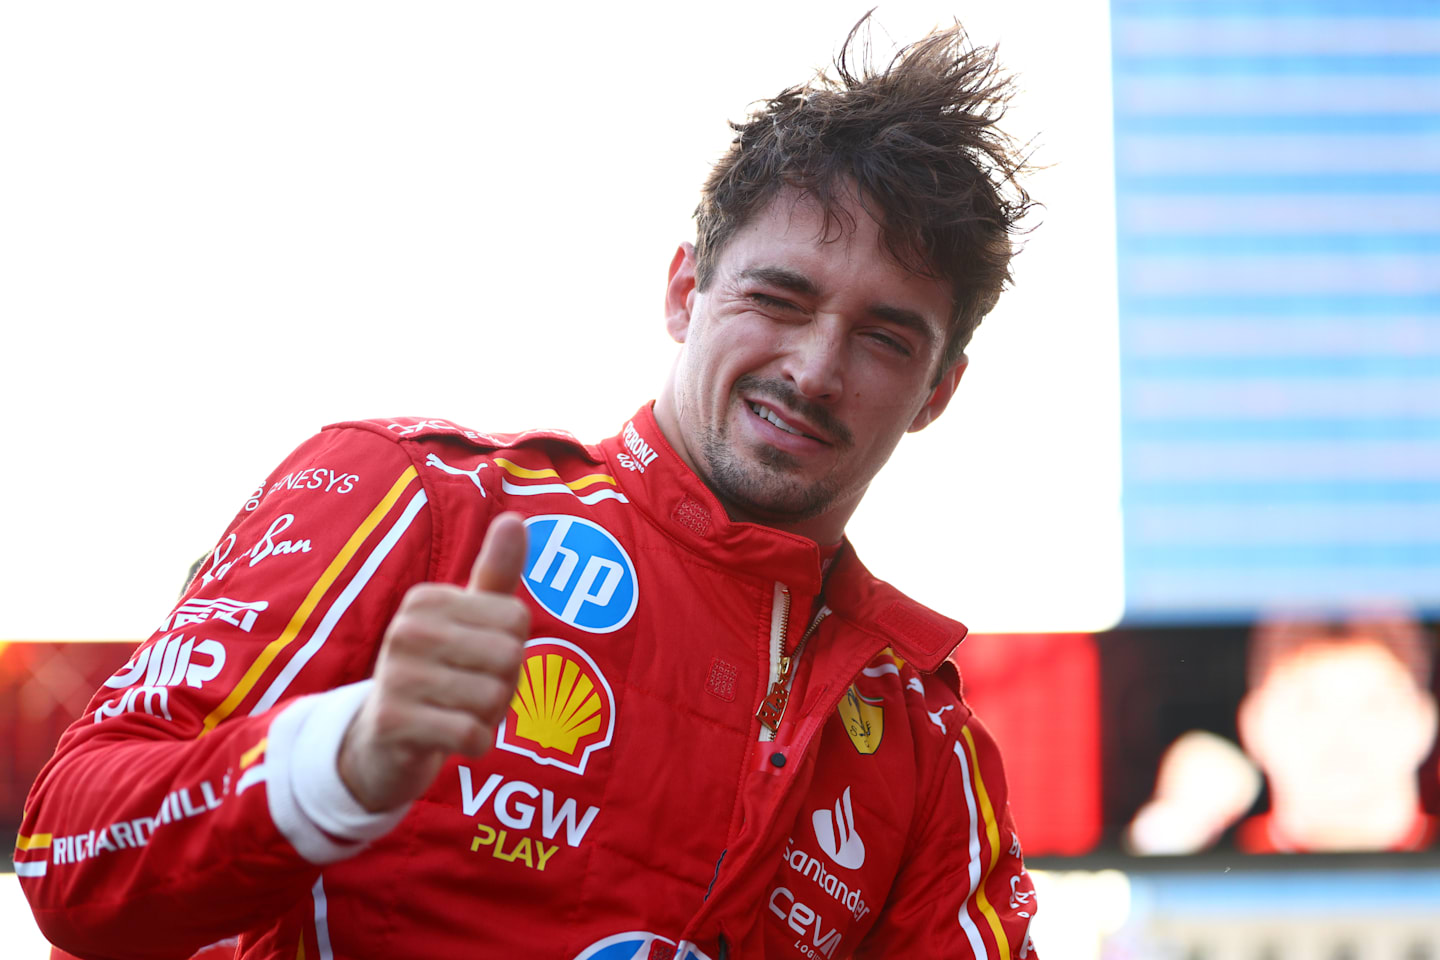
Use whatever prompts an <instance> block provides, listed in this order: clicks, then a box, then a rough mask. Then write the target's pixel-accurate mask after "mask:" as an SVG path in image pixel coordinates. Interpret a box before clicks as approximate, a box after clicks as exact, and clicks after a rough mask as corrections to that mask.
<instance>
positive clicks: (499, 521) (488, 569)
mask: <svg viewBox="0 0 1440 960" xmlns="http://www.w3.org/2000/svg"><path fill="white" fill-rule="evenodd" d="M524 569H525V521H524V520H522V519H521V518H520V514H518V513H502V514H500V516H498V517H496V518H495V519H494V520H491V521H490V529H489V530H486V531H485V542H484V543H482V544H481V545H480V553H479V555H478V556H476V557H475V566H473V567H471V568H470V584H469V589H470V590H471V591H485V592H488V593H514V592H515V591H516V590H517V589H518V588H519V586H520V574H521V573H522V572H523V571H524Z"/></svg>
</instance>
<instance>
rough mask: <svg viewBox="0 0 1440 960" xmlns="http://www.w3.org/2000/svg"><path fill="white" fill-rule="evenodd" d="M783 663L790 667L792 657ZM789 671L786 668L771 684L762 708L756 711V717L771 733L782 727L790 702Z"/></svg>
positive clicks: (761, 704)
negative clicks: (787, 685) (781, 723)
mask: <svg viewBox="0 0 1440 960" xmlns="http://www.w3.org/2000/svg"><path fill="white" fill-rule="evenodd" d="M781 664H782V666H784V667H787V668H788V667H789V665H790V658H789V657H786V658H785V659H784V660H782V661H781ZM788 673H789V670H788V669H786V670H784V671H783V672H782V673H781V674H780V679H778V680H776V681H775V682H774V683H772V684H770V692H769V693H768V694H766V695H765V699H764V700H762V701H760V709H759V710H757V711H755V718H756V719H757V720H759V721H760V723H761V724H763V725H764V726H765V728H766V729H767V730H769V731H770V732H771V733H775V732H776V731H778V730H779V729H780V720H781V718H782V717H784V716H785V707H786V705H787V704H789V703H790V691H789V690H786V689H785V676H786V674H788Z"/></svg>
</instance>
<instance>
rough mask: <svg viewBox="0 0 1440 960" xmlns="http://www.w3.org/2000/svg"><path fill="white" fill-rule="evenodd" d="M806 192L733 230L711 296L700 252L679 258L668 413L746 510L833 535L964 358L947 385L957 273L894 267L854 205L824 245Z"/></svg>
mask: <svg viewBox="0 0 1440 960" xmlns="http://www.w3.org/2000/svg"><path fill="white" fill-rule="evenodd" d="M797 197H798V195H797V194H796V193H795V192H794V191H787V192H782V193H781V194H780V195H779V196H778V197H777V199H776V200H775V201H774V202H772V203H771V204H770V206H769V207H768V208H767V209H766V210H765V211H764V212H762V213H761V214H759V215H758V216H756V217H755V218H754V219H753V220H752V221H751V222H750V223H748V224H747V225H746V226H745V227H743V228H742V229H741V230H739V231H738V232H737V233H736V234H735V236H734V237H732V238H731V240H730V242H729V243H728V244H727V245H726V247H725V248H724V250H723V251H722V252H721V254H720V256H719V258H718V260H717V262H716V265H715V267H716V269H715V273H714V276H713V279H712V282H711V284H710V288H709V289H708V290H707V291H705V292H704V293H699V292H698V291H696V290H695V289H694V260H693V252H692V251H691V250H690V249H689V248H688V246H687V247H686V248H682V251H681V253H680V254H678V255H677V257H676V261H675V263H674V265H672V268H671V281H670V290H669V294H668V297H667V309H668V325H669V328H670V332H671V334H672V336H674V337H675V339H676V340H679V341H681V342H682V343H684V345H685V349H684V351H683V352H682V354H681V356H680V358H679V360H678V361H677V365H676V368H675V371H674V373H673V376H672V381H671V384H670V388H669V389H668V390H667V396H665V397H664V398H662V401H661V403H660V404H659V405H657V415H658V416H659V417H660V419H661V424H662V427H666V428H667V434H668V433H678V437H675V436H672V437H671V439H672V442H674V445H675V446H676V448H677V450H679V451H680V452H681V455H682V456H683V457H684V458H685V460H686V461H687V463H689V465H690V466H691V467H692V468H693V469H695V470H696V472H697V473H698V474H699V475H700V476H701V477H702V478H703V479H704V480H705V481H706V483H707V484H708V485H709V486H710V487H711V489H712V490H714V491H715V493H716V495H717V496H719V498H720V499H721V501H722V502H723V503H724V504H725V506H726V508H727V510H729V511H730V513H731V515H732V516H733V517H734V518H736V519H742V520H755V521H759V522H762V523H767V524H771V525H774V526H780V527H784V528H787V529H793V530H795V531H796V532H799V533H802V534H804V535H806V536H811V537H813V538H814V539H816V540H819V541H820V542H826V543H828V542H833V541H835V540H838V539H839V537H840V535H841V533H842V532H843V530H844V525H845V521H846V520H847V519H848V518H849V516H850V514H851V512H853V510H854V508H855V506H856V505H857V504H858V503H859V501H860V498H861V496H863V494H864V492H865V488H866V486H867V485H868V484H869V483H870V479H871V478H872V477H874V476H875V474H876V473H877V472H878V471H879V469H880V468H881V467H882V466H883V465H884V464H885V461H886V460H888V459H889V457H890V453H891V451H893V450H894V448H895V445H896V443H898V442H899V440H900V437H901V436H902V435H903V434H904V433H905V432H906V431H907V430H912V429H913V430H918V429H920V428H921V427H923V426H925V425H926V424H927V423H929V422H930V421H931V420H933V419H934V418H935V417H936V416H938V415H939V413H940V411H941V410H943V409H944V406H945V403H946V402H947V401H948V400H949V398H950V395H951V393H953V391H954V389H955V385H956V383H957V382H958V380H959V376H960V373H961V372H962V371H963V369H964V366H963V363H962V364H960V365H958V366H957V367H956V368H954V369H952V370H950V371H947V373H946V375H945V376H944V377H942V378H941V379H940V383H939V386H936V383H935V381H936V376H937V373H938V370H939V364H940V357H941V355H942V352H943V350H944V346H945V333H946V330H947V329H948V324H949V319H950V313H951V309H952V302H951V296H950V292H949V289H948V287H947V285H946V284H945V282H944V281H941V280H937V279H932V278H926V277H922V276H919V275H917V274H914V273H911V272H909V271H908V270H906V269H904V268H903V267H901V266H900V265H898V264H897V263H895V262H894V260H893V259H892V258H890V257H889V256H888V255H887V254H886V253H885V252H884V251H883V250H882V248H881V247H880V233H879V229H878V227H877V226H876V224H875V222H874V221H873V220H872V219H871V218H870V216H869V215H868V214H867V213H865V212H864V211H863V210H862V209H861V208H860V207H859V205H858V203H857V202H853V201H852V202H851V203H850V204H849V205H848V208H847V210H846V212H847V213H848V219H846V218H842V223H841V225H840V235H839V236H838V237H837V236H835V229H836V228H835V227H833V226H832V232H831V237H830V242H824V240H823V239H822V235H823V228H824V223H823V219H824V218H823V214H822V213H821V212H820V210H819V209H818V207H817V206H816V205H815V204H814V203H813V202H812V201H810V200H809V199H807V198H798V199H797Z"/></svg>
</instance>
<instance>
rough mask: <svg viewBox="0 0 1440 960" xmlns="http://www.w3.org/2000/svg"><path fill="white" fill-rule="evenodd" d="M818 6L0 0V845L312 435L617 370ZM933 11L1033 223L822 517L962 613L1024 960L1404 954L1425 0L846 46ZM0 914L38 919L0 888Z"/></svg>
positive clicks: (1428, 852) (1423, 379) (920, 9)
mask: <svg viewBox="0 0 1440 960" xmlns="http://www.w3.org/2000/svg"><path fill="white" fill-rule="evenodd" d="M868 5H869V4H868V0H867V2H861V3H852V2H849V0H833V2H829V3H825V4H819V3H785V2H775V0H770V2H763V3H762V2H751V0H736V2H732V3H728V4H726V5H725V6H724V8H723V9H722V8H714V7H694V8H691V7H667V8H665V9H664V10H663V12H657V11H656V10H654V9H651V8H649V7H641V6H638V5H637V6H633V7H631V6H627V5H623V4H620V5H608V6H602V5H593V4H585V5H582V4H533V5H528V6H526V7H525V9H523V10H522V9H519V8H518V7H517V8H514V9H504V8H502V9H481V8H480V7H479V6H478V5H472V4H462V3H455V2H452V3H433V4H426V5H423V6H416V5H407V6H404V7H398V6H396V7H392V6H382V5H378V4H344V5H339V4H325V3H314V4H305V5H296V4H279V3H264V2H261V3H253V4H247V5H244V6H242V7H223V6H220V5H209V4H182V3H159V2H137V3H131V4H126V5H123V6H116V5H110V4H100V3H94V2H91V3H85V2H76V3H67V4H45V5H40V4H29V5H22V4H7V5H3V6H0V129H3V130H4V131H5V132H6V148H5V149H4V150H3V151H0V317H3V318H4V321H5V329H6V337H5V350H4V352H3V354H0V356H3V364H4V376H3V377H0V403H3V406H4V409H6V410H9V411H10V414H9V416H10V421H9V422H10V423H11V425H12V427H14V428H16V430H17V436H16V438H15V440H14V441H13V442H12V443H11V444H9V445H8V447H7V452H6V454H5V458H6V459H5V465H6V467H7V469H5V470H3V471H0V495H3V501H0V502H3V503H5V504H6V506H5V507H4V508H3V510H0V543H3V544H4V546H3V548H0V591H3V593H0V835H6V836H8V835H10V834H13V833H14V832H15V830H16V827H17V825H18V822H19V817H20V809H21V807H22V805H23V802H24V796H25V792H26V790H27V789H28V787H29V784H30V782H31V781H32V780H33V778H34V776H35V774H36V772H37V771H38V769H39V767H40V766H41V765H42V764H43V763H44V761H45V759H46V758H47V757H48V756H49V753H50V751H51V749H52V748H53V745H54V743H55V741H56V739H57V738H58V737H59V734H60V732H61V731H62V730H63V729H64V727H65V726H66V725H67V724H68V723H70V722H71V721H73V720H74V719H75V718H76V717H77V716H78V715H79V714H80V712H81V711H82V710H83V709H84V706H85V704H86V702H87V700H88V698H89V696H90V694H91V692H92V691H93V690H94V689H95V688H96V687H98V686H99V685H100V683H101V682H102V681H103V680H104V679H105V678H106V677H108V676H109V675H110V674H111V673H113V672H114V671H115V669H117V668H118V667H119V666H120V665H121V664H123V663H124V662H125V660H126V659H127V658H128V656H129V651H130V648H131V647H133V645H134V644H135V643H137V642H138V641H140V640H142V639H144V638H145V637H147V636H149V635H150V633H151V632H152V630H153V628H154V627H155V626H156V624H158V623H159V622H160V620H161V619H162V618H163V617H164V616H165V614H166V612H167V611H168V610H169V609H170V607H171V605H172V604H173V600H174V598H175V596H176V594H177V593H178V592H179V590H180V587H181V585H182V583H183V581H184V579H185V574H186V570H187V568H188V567H189V565H190V563H191V562H192V561H194V560H195V559H197V558H198V557H200V556H202V555H204V554H205V553H206V552H207V551H208V550H209V549H210V548H211V547H212V546H213V540H214V538H215V537H216V536H217V535H218V534H219V532H220V531H221V530H222V529H223V528H224V526H225V524H226V522H227V521H228V520H229V518H230V517H231V516H232V515H233V513H234V511H235V510H236V508H237V507H238V506H239V504H241V503H243V502H244V500H245V498H246V497H247V496H248V495H249V493H250V491H251V490H253V489H254V487H255V484H256V483H258V482H259V480H260V479H261V478H263V477H264V476H265V474H266V473H267V472H268V471H269V470H270V469H271V467H273V465H274V464H275V463H277V462H278V461H279V460H280V459H281V458H282V457H283V456H284V455H285V453H286V452H287V451H288V450H289V449H290V448H292V447H293V446H294V445H295V444H297V443H298V442H300V441H301V440H302V439H304V437H306V436H307V435H309V434H310V433H312V432H314V431H315V430H316V429H317V428H319V427H320V426H322V425H323V424H325V423H329V422H333V421H336V420H342V419H353V418H358V417H369V416H385V415H412V414H413V415H423V416H443V417H447V418H449V419H452V420H455V421H457V422H461V423H466V424H468V425H471V426H476V427H481V428H485V429H496V430H503V429H518V428H521V427H525V426H531V425H559V426H564V427H567V428H569V429H571V430H572V431H574V432H576V433H577V434H579V435H580V436H582V437H585V438H591V439H593V438H598V437H601V436H606V435H609V434H611V433H613V432H615V430H616V428H617V427H618V425H619V424H621V423H623V422H624V419H625V418H626V417H627V416H628V415H629V414H630V413H631V412H632V411H633V410H634V409H635V408H636V407H637V406H639V405H640V404H641V403H642V402H644V401H646V400H648V399H649V398H651V397H652V396H653V395H654V392H655V391H656V390H657V389H658V387H659V385H660V383H661V380H662V378H663V374H664V371H665V369H666V366H667V365H668V363H669V361H670V358H671V356H672V355H673V346H672V345H671V344H670V343H669V341H668V340H667V338H666V337H665V334H664V332H663V329H662V326H661V314H660V305H661V297H662V293H663V285H664V278H665V268H666V265H667V264H668V262H669V259H670V256H671V254H672V253H673V252H674V249H675V245H676V244H677V243H678V242H680V241H681V240H684V239H689V238H692V237H693V225H692V223H691V221H690V220H689V213H690V211H691V210H692V209H693V207H694V204H695V200H696V197H697V192H698V187H699V184H700V182H701V181H702V180H703V178H704V176H705V173H706V170H707V168H708V166H709V164H710V163H711V162H713V160H714V159H715V158H716V157H717V156H718V155H719V154H720V153H721V152H722V151H723V150H724V148H725V146H726V144H727V143H728V141H729V136H730V133H729V130H728V128H727V127H726V126H725V123H724V121H725V120H726V119H727V118H732V119H734V118H739V117H741V116H743V115H744V113H745V111H746V109H747V105H748V104H749V103H750V102H751V101H754V100H756V99H759V98H761V97H764V96H768V95H771V94H773V93H775V92H778V91H779V90H780V89H781V88H782V87H784V86H787V85H789V84H791V83H795V82H799V81H802V80H804V79H805V78H806V77H807V76H808V75H809V73H810V71H812V70H813V69H815V68H819V67H822V66H824V65H825V64H826V63H828V61H829V58H830V56H831V55H832V53H833V52H834V51H835V49H836V48H837V47H838V46H839V43H840V41H841V39H842V38H843V37H844V35H845V33H846V32H847V30H848V29H849V27H850V25H851V24H853V23H854V21H855V20H856V19H857V18H858V17H859V16H860V15H861V14H862V13H863V12H864V11H865V10H866V9H867V8H868ZM956 18H958V19H959V20H961V21H962V22H963V23H964V24H965V25H966V27H967V28H968V29H969V31H970V33H971V35H972V37H973V39H974V40H975V41H976V42H978V43H985V44H989V43H998V44H999V45H1000V54H1001V60H1002V61H1003V62H1004V63H1005V64H1006V65H1007V66H1008V67H1009V68H1010V69H1011V70H1013V71H1014V72H1015V73H1016V74H1017V75H1018V93H1017V96H1016V99H1015V101H1014V105H1013V109H1012V111H1011V114H1010V120H1009V122H1008V123H1007V125H1006V126H1007V129H1009V130H1010V132H1011V133H1012V134H1013V135H1014V136H1016V137H1017V138H1018V139H1020V140H1021V141H1023V142H1028V143H1029V144H1030V149H1031V150H1032V151H1033V159H1034V162H1035V164H1036V166H1037V170H1036V172H1035V173H1034V175H1033V176H1032V177H1031V179H1030V181H1029V183H1028V186H1029V188H1030V189H1031V191H1032V193H1033V194H1034V195H1035V197H1036V198H1037V199H1039V200H1040V201H1042V202H1043V203H1044V205H1045V206H1044V209H1043V210H1042V211H1040V212H1039V214H1038V215H1037V217H1036V218H1035V221H1034V225H1035V230H1034V231H1033V233H1031V234H1030V235H1028V236H1027V238H1026V240H1025V249H1024V250H1023V252H1022V253H1021V255H1020V256H1019V258H1018V259H1017V261H1016V264H1015V278H1016V283H1015V289H1014V290H1013V291H1011V292H1009V293H1007V294H1006V296H1005V297H1003V298H1002V300H1001V303H1000V306H999V307H998V308H997V309H996V311H995V312H994V313H993V314H992V315H991V316H990V317H989V318H988V319H987V320H986V321H985V323H984V325H982V327H981V328H980V331H979V332H978V334H977V335H976V338H975V340H974V342H973V344H972V347H971V349H970V356H971V367H970V370H969V372H968V373H967V375H966V378H965V382H964V384H963V386H962V389H961V391H960V392H959V394H958V395H957V397H956V400H955V402H954V403H952V405H951V407H950V412H949V413H948V414H947V416H946V417H945V418H943V419H942V420H941V421H940V422H939V423H938V424H936V425H935V426H934V427H932V428H930V429H928V430H926V431H924V432H922V433H920V434H917V435H915V436H914V437H911V438H908V439H907V441H906V443H905V444H902V446H901V448H900V450H899V451H898V452H897V454H896V457H895V458H894V460H893V461H892V464H891V466H890V467H889V469H888V470H887V471H886V472H885V473H883V474H882V475H881V477H880V478H879V479H878V480H877V482H876V483H875V484H874V486H873V488H872V491H871V495H870V496H869V497H868V498H867V500H866V503H865V507H864V508H863V509H862V510H861V512H860V514H859V515H857V517H856V520H855V522H854V523H853V524H852V528H851V531H850V532H851V537H852V539H853V540H854V541H855V543H856V545H857V547H858V549H859V551H860V552H861V554H862V555H863V556H864V557H865V558H866V561H867V563H868V564H869V565H870V566H871V568H872V569H873V570H875V571H876V572H877V573H878V574H879V575H881V576H883V577H886V578H887V579H891V580H893V581H895V582H896V583H898V584H899V585H900V586H901V587H902V588H904V589H906V591H907V592H910V593H912V594H913V595H914V596H916V597H917V598H918V599H921V600H922V601H924V602H926V603H928V604H930V605H931V606H933V607H935V608H936V609H939V610H941V611H942V612H944V613H946V614H949V615H951V616H954V617H956V618H958V619H961V620H963V621H965V622H966V623H968V624H969V625H970V626H971V627H972V629H973V630H974V631H975V632H974V633H972V635H971V637H970V638H969V639H967V640H966V642H965V643H964V644H963V645H962V647H961V649H960V651H959V653H958V654H957V659H958V660H959V662H960V665H961V668H962V672H963V674H964V677H965V685H966V695H967V697H968V699H970V701H971V702H972V704H973V705H974V706H975V708H976V710H977V712H978V713H979V714H980V715H981V716H982V717H984V718H985V719H986V721H987V723H988V724H989V725H990V726H991V727H992V728H993V729H994V731H995V732H996V735H997V738H998V739H999V740H1000V742H1001V745H1002V747H1003V749H1004V752H1005V757H1006V760H1007V772H1008V775H1009V778H1010V780H1011V783H1012V794H1013V804H1014V810H1015V816H1016V820H1017V823H1018V826H1019V830H1020V835H1021V836H1022V837H1023V838H1024V840H1025V843H1026V854H1027V859H1028V860H1029V862H1030V864H1031V866H1032V868H1033V872H1034V873H1035V875H1036V883H1037V887H1039V889H1040V902H1041V910H1040V912H1039V913H1038V915H1037V917H1036V920H1035V924H1034V927H1033V931H1034V939H1035V942H1036V944H1037V947H1038V950H1039V952H1040V954H1041V955H1042V956H1044V957H1046V958H1047V960H1058V958H1086V960H1099V958H1115V960H1118V958H1152V957H1159V958H1176V960H1232V958H1233V960H1309V958H1315V960H1382V958H1383V960H1426V958H1436V960H1440V843H1436V839H1435V833H1436V820H1435V817H1436V815H1437V814H1440V756H1437V751H1436V745H1435V740H1436V714H1437V710H1436V703H1437V700H1436V698H1437V695H1440V686H1437V680H1436V675H1435V669H1434V660H1435V646H1436V639H1435V638H1436V627H1435V620H1436V618H1437V616H1440V482H1437V481H1440V3H1436V2H1435V0H1112V2H1110V3H1108V4H1107V3H1105V2H1103V0H1064V2H1061V0H1054V2H1041V0H1030V2H1016V0H1008V2H1007V0H960V2H954V0H952V2H948V3H945V2H932V0H925V2H922V0H913V2H896V3H882V4H881V5H880V6H879V8H878V10H877V12H876V25H877V26H876V31H875V45H876V47H877V48H878V49H880V50H884V49H886V48H887V47H888V46H889V45H890V44H891V43H892V42H897V41H898V42H904V41H907V40H911V39H914V38H916V37H918V36H920V35H921V34H923V33H924V32H925V31H926V30H928V29H929V28H930V27H931V26H933V25H935V24H936V23H941V22H949V21H951V20H952V19H956ZM578 383H583V384H584V389H583V391H582V390H581V389H580V388H578V387H576V386H575V385H576V384H578ZM917 480H918V482H919V484H923V485H924V486H926V487H928V488H930V490H931V491H933V492H928V493H927V495H925V496H922V497H916V496H915V488H916V486H917ZM937 532H940V533H942V534H943V535H942V536H940V537H937V536H936V533H937ZM3 869H4V868H3V867H0V870H3ZM0 930H4V931H5V934H4V941H3V942H4V944H5V946H4V949H3V951H0V952H3V953H4V955H5V956H6V957H7V958H8V957H17V958H26V960H29V958H32V957H33V958H38V957H44V956H46V955H47V948H46V947H45V945H44V943H43V941H41V940H40V939H39V936H38V934H37V933H35V932H34V930H33V925H32V924H31V922H30V920H29V915H28V911H27V910H26V908H25V906H24V902H23V898H21V896H20V894H19V886H18V881H17V880H16V878H15V876H14V875H13V874H5V873H0Z"/></svg>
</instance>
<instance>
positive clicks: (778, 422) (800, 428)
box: [745, 400, 827, 443]
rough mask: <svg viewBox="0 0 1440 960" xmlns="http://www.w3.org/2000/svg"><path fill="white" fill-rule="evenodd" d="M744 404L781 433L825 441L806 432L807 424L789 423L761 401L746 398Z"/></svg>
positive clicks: (819, 441)
mask: <svg viewBox="0 0 1440 960" xmlns="http://www.w3.org/2000/svg"><path fill="white" fill-rule="evenodd" d="M745 406H747V407H749V408H750V412H751V413H753V414H755V416H757V417H759V418H760V419H761V420H764V421H766V422H768V423H770V424H771V425H772V426H774V427H775V429H777V430H780V431H781V432H783V433H788V434H790V435H791V436H795V437H803V438H805V439H807V440H814V441H816V442H817V443H826V442H827V441H826V440H825V439H824V438H822V437H817V436H816V435H815V434H813V433H809V432H807V428H809V425H808V424H804V423H800V424H794V423H790V422H789V421H787V420H785V418H784V417H781V416H780V414H778V413H776V412H775V411H774V410H772V409H771V408H770V407H767V406H765V404H763V403H757V402H756V401H754V400H746V401H745ZM809 429H813V428H809Z"/></svg>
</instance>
